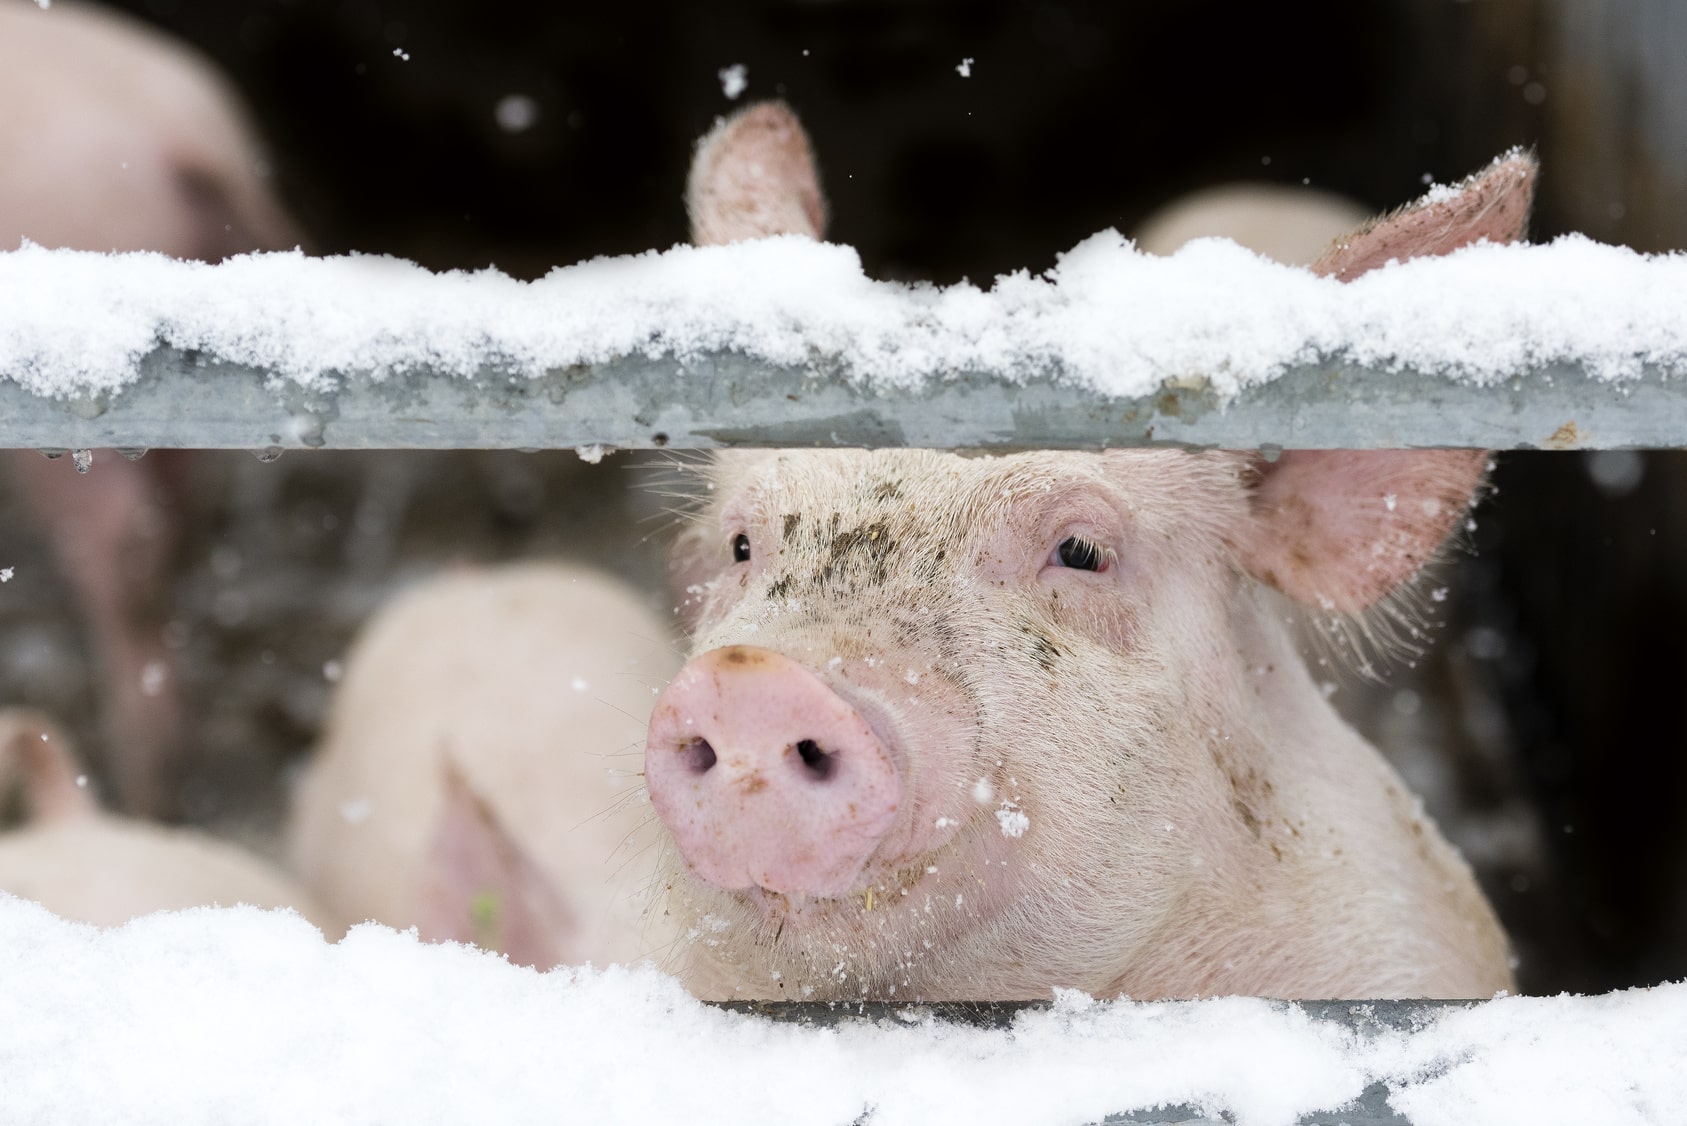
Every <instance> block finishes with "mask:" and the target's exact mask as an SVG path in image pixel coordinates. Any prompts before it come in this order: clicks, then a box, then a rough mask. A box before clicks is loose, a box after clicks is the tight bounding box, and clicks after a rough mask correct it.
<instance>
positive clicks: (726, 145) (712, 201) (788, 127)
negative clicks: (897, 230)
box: [685, 102, 826, 246]
mask: <svg viewBox="0 0 1687 1126" xmlns="http://www.w3.org/2000/svg"><path fill="white" fill-rule="evenodd" d="M685 210H686V213H687V214H689V215H690V216H691V241H692V242H694V243H696V244H697V245H698V246H714V245H718V244H721V243H728V242H737V241H739V240H741V239H752V238H766V237H767V236H769V235H807V236H808V237H809V238H816V239H817V238H820V237H821V235H822V234H823V233H824V232H825V230H826V202H825V199H824V197H823V196H822V195H821V194H820V175H819V173H818V172H817V171H816V170H815V167H814V154H813V152H812V151H811V150H810V148H809V144H808V135H807V134H806V133H804V132H803V127H802V123H801V122H799V121H798V120H797V115H796V114H795V113H793V112H791V107H790V106H787V105H786V104H785V103H784V102H761V103H759V104H757V105H753V106H748V107H746V108H744V109H742V110H740V111H739V112H737V113H735V114H733V115H732V116H731V117H729V118H726V119H725V120H723V121H721V122H720V123H719V124H717V125H716V126H715V127H714V128H713V129H712V130H710V131H709V133H708V135H707V136H705V137H704V138H703V139H702V140H701V141H699V142H697V154H696V155H695V156H694V157H692V160H691V175H690V176H689V177H688V178H687V179H686V184H685Z"/></svg>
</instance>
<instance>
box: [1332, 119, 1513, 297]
mask: <svg viewBox="0 0 1687 1126" xmlns="http://www.w3.org/2000/svg"><path fill="white" fill-rule="evenodd" d="M1539 170H1540V166H1539V164H1538V163H1537V162H1536V160H1535V158H1534V154H1532V153H1528V152H1524V151H1523V150H1521V149H1513V150H1512V151H1511V152H1508V153H1506V154H1505V155H1504V156H1501V157H1499V158H1498V159H1496V160H1495V161H1494V162H1493V163H1492V164H1490V165H1488V167H1486V168H1484V169H1483V170H1482V171H1480V172H1478V173H1476V174H1475V175H1474V176H1471V177H1470V178H1469V179H1467V180H1465V181H1464V182H1463V183H1461V184H1455V185H1454V186H1452V187H1450V188H1436V189H1434V190H1433V191H1431V192H1430V193H1429V194H1428V195H1426V196H1424V197H1423V198H1422V199H1420V200H1418V201H1417V202H1416V203H1409V204H1407V205H1406V206H1405V207H1402V208H1401V209H1400V210H1398V211H1395V212H1392V213H1390V214H1388V215H1383V216H1381V217H1379V218H1376V219H1372V220H1371V221H1370V222H1368V223H1366V224H1364V225H1363V226H1361V227H1360V228H1359V229H1358V230H1356V231H1354V232H1353V233H1352V234H1350V235H1345V236H1343V237H1341V238H1338V239H1336V240H1335V242H1333V243H1331V244H1330V248H1329V249H1328V250H1326V251H1324V253H1323V254H1322V255H1321V256H1320V257H1319V258H1318V260H1317V261H1316V262H1314V263H1313V264H1312V272H1313V273H1315V274H1321V275H1325V276H1328V277H1333V278H1337V279H1339V280H1341V281H1352V280H1353V279H1354V278H1356V277H1358V276H1359V275H1360V274H1363V273H1365V272H1366V271H1367V270H1374V269H1376V268H1377V267H1378V266H1381V265H1384V264H1385V263H1387V262H1388V261H1390V260H1391V259H1399V260H1401V261H1404V260H1406V259H1407V258H1433V257H1435V256H1436V255H1440V254H1450V253H1452V252H1453V251H1455V250H1457V249H1458V248H1459V247H1461V246H1469V245H1470V244H1471V243H1473V242H1480V241H1481V240H1483V239H1487V240H1488V241H1489V242H1495V243H1502V242H1515V241H1517V240H1518V239H1520V238H1522V237H1523V235H1524V233H1525V232H1526V231H1527V230H1528V226H1529V207H1530V204H1531V203H1532V202H1533V201H1534V197H1535V175H1536V173H1537V172H1538V171H1539Z"/></svg>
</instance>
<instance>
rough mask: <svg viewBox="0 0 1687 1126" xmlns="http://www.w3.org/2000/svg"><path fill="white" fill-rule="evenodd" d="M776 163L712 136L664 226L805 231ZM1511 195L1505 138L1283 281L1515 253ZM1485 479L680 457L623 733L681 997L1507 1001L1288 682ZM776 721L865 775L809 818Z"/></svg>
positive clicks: (1304, 695) (1173, 455) (789, 162)
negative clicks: (659, 865) (678, 609)
mask: <svg viewBox="0 0 1687 1126" xmlns="http://www.w3.org/2000/svg"><path fill="white" fill-rule="evenodd" d="M740 122H742V123H744V126H743V136H742V140H743V141H744V145H743V148H742V149H740V148H739V145H738V142H739V140H740V136H739V131H738V125H739V123H740ZM780 139H784V143H785V144H786V146H787V147H786V149H785V150H784V151H782V152H775V153H770V152H769V146H770V144H773V145H774V147H777V144H776V142H779V141H780ZM806 153H807V146H806V141H805V140H801V133H800V129H799V128H798V127H797V126H796V124H795V119H794V118H793V117H791V116H790V114H789V111H788V110H785V109H783V108H782V107H778V106H760V107H754V108H753V109H751V110H747V111H745V113H744V114H742V115H740V116H739V117H736V118H733V119H731V120H729V121H727V122H725V123H723V124H722V125H721V126H719V127H717V129H716V130H715V131H714V132H713V133H711V134H710V136H709V137H708V138H706V139H705V141H704V143H703V145H702V146H700V148H699V152H698V154H697V158H696V163H695V165H694V168H693V177H692V183H691V185H690V186H689V189H688V200H689V202H690V205H691V208H692V215H693V222H694V224H695V230H696V231H697V232H698V236H699V237H700V238H707V239H712V240H726V239H730V238H733V237H758V236H761V235H765V234H768V233H778V232H782V233H805V234H809V235H815V236H817V235H818V233H819V232H818V229H817V226H818V219H817V218H816V216H817V215H819V214H821V213H822V212H821V211H820V209H818V208H815V207H810V206H806V205H804V201H805V200H807V199H809V195H810V187H811V184H812V183H813V180H812V169H811V168H808V167H807V166H806ZM793 169H795V170H797V171H795V172H793V171H792V170H793ZM781 170H784V173H782V172H781ZM782 175H784V176H785V178H784V179H782ZM1532 176H1533V164H1532V162H1531V161H1529V160H1528V159H1527V158H1525V157H1519V156H1513V157H1511V158H1508V159H1506V160H1502V161H1499V162H1496V163H1495V164H1494V165H1492V166H1491V167H1490V168H1489V169H1488V170H1486V171H1485V172H1483V173H1481V174H1479V175H1478V176H1476V177H1473V178H1472V179H1471V180H1470V181H1469V182H1467V183H1466V184H1464V185H1461V186H1460V188H1459V189H1458V190H1456V191H1454V192H1451V193H1447V194H1445V195H1442V196H1440V197H1438V198H1436V199H1434V200H1432V201H1428V200H1426V201H1424V202H1423V203H1420V204H1419V205H1417V206H1415V207H1413V208H1410V209H1407V210H1405V211H1402V212H1400V213H1397V214H1396V215H1395V216H1392V217H1390V218H1388V219H1385V220H1382V221H1380V222H1377V223H1373V224H1369V225H1367V226H1366V227H1364V228H1362V229H1361V230H1360V231H1358V232H1356V233H1355V234H1354V235H1352V236H1349V237H1348V238H1346V239H1342V240H1338V241H1337V243H1336V244H1335V246H1334V247H1333V248H1332V249H1331V251H1330V252H1328V253H1326V255H1325V256H1324V257H1323V258H1322V259H1320V260H1319V262H1318V263H1317V264H1316V267H1315V269H1316V270H1317V271H1318V272H1320V273H1323V274H1326V275H1331V276H1335V277H1341V278H1345V277H1350V276H1352V274H1353V272H1354V263H1355V262H1358V263H1375V262H1380V261H1383V260H1386V259H1387V258H1389V257H1409V256H1411V255H1412V254H1414V253H1420V252H1421V253H1445V252H1447V251H1448V250H1451V249H1453V248H1455V247H1456V246H1457V245H1460V244H1461V243H1463V242H1469V241H1473V240H1474V239H1476V238H1481V237H1487V238H1491V239H1494V240H1503V239H1507V238H1511V237H1516V235H1517V234H1518V233H1519V231H1520V229H1521V224H1522V220H1523V217H1524V216H1525V215H1526V212H1527V201H1528V194H1529V187H1530V184H1531V181H1532ZM742 193H749V194H750V195H751V196H753V197H756V198H749V199H743V198H739V196H740V195H741V194H742ZM781 194H783V196H784V202H783V205H781V200H780V199H779V198H771V199H764V198H760V197H761V196H762V195H768V196H772V197H779V196H781ZM768 216H784V217H785V219H784V220H783V221H782V222H783V223H784V225H783V226H782V227H779V228H778V232H775V231H769V230H768V229H767V221H766V220H767V217H768ZM1485 460H1486V459H1485V455H1483V454H1482V453H1481V452H1479V451H1465V450H1445V451H1438V450H1428V451H1380V452H1374V453H1373V452H1355V451H1291V452H1289V453H1286V454H1284V455H1283V456H1282V457H1280V458H1279V459H1277V460H1276V461H1275V462H1267V461H1265V460H1264V459H1262V458H1260V457H1258V456H1257V455H1254V454H1250V453H1245V452H1226V451H1207V452H1199V453H1189V452H1183V451H1172V450H1129V451H1112V452H1104V453H1090V454H1086V453H1064V452H1052V453H1051V452H1045V453H1024V454H1015V455H1011V456H1001V457H967V456H962V455H958V454H950V453H941V452H933V451H921V450H876V451H844V450H837V451H782V452H781V451H766V452H750V451H731V452H724V453H721V454H718V455H716V457H715V458H714V459H713V460H712V462H711V463H710V464H709V465H708V466H707V467H706V469H705V470H704V473H705V476H706V481H707V489H706V490H705V492H706V496H707V500H706V502H705V503H704V504H703V505H702V506H701V508H700V510H699V511H698V512H697V514H696V516H695V519H694V521H693V523H692V524H691V525H690V526H689V527H688V528H687V529H686V530H685V531H684V532H683V533H682V535H681V539H680V543H679V545H678V551H677V565H676V574H677V575H678V576H680V578H681V579H682V580H683V582H684V583H685V585H686V589H687V590H688V591H690V592H691V593H692V597H690V598H689V599H688V600H687V602H686V604H685V605H684V606H683V607H682V611H683V612H684V615H685V617H686V618H687V619H688V620H689V621H691V622H692V623H693V625H694V628H695V636H694V638H693V649H692V652H693V653H694V654H695V656H694V657H693V658H692V661H691V662H690V663H689V664H688V665H687V666H686V667H685V669H683V670H682V671H681V672H680V673H679V674H678V676H677V677H676V678H675V681H674V683H673V685H672V686H671V687H670V688H669V690H668V692H667V693H666V694H665V695H664V696H663V697H662V699H661V700H659V701H658V704H657V709H656V713H655V717H654V719H653V722H652V724H651V728H650V740H649V745H648V747H647V785H648V787H649V790H650V793H651V797H652V802H653V804H654V805H655V807H656V809H657V811H658V813H659V814H660V815H661V816H662V817H663V819H664V821H665V822H666V824H667V826H668V828H669V831H670V834H671V837H672V843H673V846H674V848H673V855H672V856H671V857H670V859H669V874H668V878H667V880H666V885H667V887H668V889H669V895H668V900H667V907H668V911H669V912H670V913H671V914H673V915H675V916H677V917H678V920H679V921H680V922H681V923H682V924H684V925H689V927H690V930H691V932H692V933H693V935H694V936H695V938H696V941H695V943H694V945H693V946H692V947H691V948H690V950H689V951H688V962H687V964H686V965H685V966H684V967H683V972H684V975H685V978H686V980H687V983H688V984H689V985H690V986H691V987H692V988H693V989H694V990H696V991H697V992H699V993H700V994H703V995H705V996H747V997H799V998H801V997H820V998H832V997H837V998H848V997H863V996H868V997H891V998H904V997H906V998H923V999H943V998H952V999H961V998H990V997H1000V998H1011V997H1037V996H1047V993H1048V990H1049V989H1050V988H1052V987H1059V986H1065V987H1073V988H1078V989H1083V990H1086V991H1089V992H1091V993H1094V994H1097V995H1104V996H1113V995H1118V994H1128V995H1130V996H1134V997H1139V998H1148V997H1178V996H1194V995H1204V994H1213V993H1237V992H1240V993H1262V994H1268V995H1275V996H1289V997H1320V996H1322V997H1330V996H1349V997H1352V996H1483V995H1486V994H1489V993H1491V992H1493V991H1494V990H1496V989H1504V988H1509V987H1510V984H1511V977H1510V972H1509V968H1508V953H1507V950H1506V943H1505V938H1504V935H1503V933H1502V932H1501V931H1500V929H1499V927H1498V924H1497V923H1496V921H1495V920H1494V918H1493V915H1492V912H1491V910H1490V909H1489V907H1488V906H1487V904H1486V903H1485V902H1484V901H1483V899H1482V897H1481V894H1480V892H1479V891H1478V890H1477V888H1476V885H1475V882H1474V880H1473V879H1472V877H1471V875H1470V872H1469V869H1468V868H1467V867H1466V866H1465V865H1464V864H1463V862H1462V861H1461V860H1460V859H1459V858H1458V857H1457V855H1456V854H1455V853H1454V852H1453V851H1452V849H1451V848H1450V847H1449V846H1448V845H1447V844H1446V842H1445V841H1444V840H1442V839H1441V837H1440V835H1439V834H1438V833H1437V832H1436V830H1435V828H1434V826H1433V825H1430V824H1428V823H1427V822H1426V821H1424V819H1423V817H1422V815H1421V813H1420V812H1419V810H1418V808H1417V806H1416V803H1415V802H1414V800H1413V799H1412V797H1411V795H1410V794H1409V793H1408V792H1407V791H1406V790H1405V788H1404V786H1403V785H1402V783H1401V782H1400V780H1399V778H1398V777H1397V776H1395V775H1394V774H1393V772H1392V771H1391V770H1390V769H1389V768H1388V766H1387V765H1386V764H1385V763H1384V762H1383V761H1382V760H1381V758H1380V756H1378V755H1377V753H1376V752H1375V750H1374V749H1373V748H1371V747H1369V746H1368V745H1367V744H1365V743H1364V741H1363V740H1362V739H1360V738H1359V736H1358V735H1357V734H1355V733H1354V732H1353V731H1352V730H1351V729H1349V728H1347V727H1346V726H1345V724H1343V723H1342V721H1341V720H1340V718H1339V717H1338V716H1337V715H1336V714H1335V713H1334V711H1333V710H1332V709H1331V708H1330V707H1329V705H1328V703H1327V702H1326V701H1325V700H1324V698H1323V696H1322V694H1321V693H1320V692H1319V690H1318V687H1317V686H1316V684H1315V683H1314V682H1313V680H1312V678H1311V677H1310V676H1309V675H1308V672H1307V670H1306V668H1305V666H1304V664H1303V663H1302V661H1301V660H1300V657H1299V655H1298V654H1297V652H1296V651H1295V638H1296V633H1295V630H1294V628H1293V625H1292V623H1293V621H1294V614H1293V609H1292V607H1291V605H1290V600H1293V601H1294V602H1298V603H1300V604H1301V605H1302V606H1304V607H1306V608H1309V609H1310V610H1311V611H1313V612H1314V613H1317V614H1319V615H1320V616H1322V617H1324V618H1325V619H1326V620H1337V621H1339V620H1341V619H1342V618H1343V616H1352V617H1361V618H1362V616H1364V615H1372V616H1373V620H1386V618H1387V616H1388V615H1389V614H1391V613H1393V614H1399V613H1404V611H1402V610H1399V609H1398V608H1395V607H1394V605H1393V603H1392V601H1391V600H1392V599H1393V598H1394V595H1395V592H1396V591H1397V590H1399V589H1400V588H1401V587H1403V586H1404V585H1406V584H1408V583H1410V582H1411V581H1412V580H1413V579H1414V578H1415V577H1416V576H1417V575H1418V574H1419V572H1420V571H1421V570H1422V569H1423V567H1424V566H1425V564H1426V563H1428V562H1430V561H1431V560H1432V559H1433V557H1434V556H1435V555H1436V553H1437V552H1438V550H1439V549H1440V545H1441V541H1442V540H1443V539H1444V538H1445V537H1446V535H1447V533H1448V532H1449V531H1450V530H1451V529H1452V528H1453V527H1455V526H1456V525H1457V524H1458V523H1459V522H1460V521H1461V520H1462V519H1463V518H1464V514H1465V512H1466V511H1467V509H1468V506H1469V504H1470V502H1471V496H1472V494H1473V493H1474V491H1475V489H1476V488H1477V486H1478V484H1479V482H1480V479H1481V475H1482V472H1483V466H1484V464H1485ZM1379 616H1380V617H1379ZM736 665H742V666H751V665H754V666H756V668H754V669H753V670H752V669H749V668H746V669H745V670H744V671H743V672H739V671H737V670H736V669H735V668H734V667H733V666H736ZM699 740H702V741H707V742H708V743H709V744H710V748H711V750H712V751H713V753H714V758H715V764H714V765H713V766H712V767H711V769H710V770H707V771H703V770H700V769H699V767H700V766H701V765H703V764H705V763H706V762H707V756H706V755H702V754H700V752H699ZM804 740H810V741H812V742H814V743H815V744H816V749H822V750H823V749H825V748H826V747H827V746H828V745H834V746H836V747H838V748H840V750H839V757H840V761H843V762H850V761H858V760H865V762H866V763H867V764H868V765H869V766H870V767H871V771H870V773H871V774H872V775H874V777H873V778H872V779H871V781H870V782H869V783H867V784H865V785H860V786H858V787H857V788H855V789H848V788H844V789H842V790H841V797H840V798H838V799H834V798H833V797H832V796H831V795H829V794H828V793H826V791H825V786H824V783H823V782H820V783H817V782H816V780H814V779H812V778H808V777H805V776H804V775H803V773H802V772H801V770H800V769H796V768H795V767H793V766H792V764H791V762H790V752H791V750H792V749H793V748H800V747H801V744H802V742H803V741H804ZM863 748H865V749H863ZM799 757H800V755H799ZM811 757H813V756H812V755H811ZM723 764H724V766H723ZM881 769H889V770H893V771H894V772H895V778H894V780H892V779H889V778H880V777H878V776H877V775H878V772H879V771H880V770H881ZM717 772H719V773H720V776H721V779H722V780H724V782H725V784H723V785H717V784H715V783H716V779H715V778H714V777H713V776H714V775H715V774H716V773H717ZM770 775H776V776H777V779H776V781H774V782H769V783H768V785H767V786H766V787H765V789H757V790H756V792H754V793H746V792H745V791H746V790H747V789H749V788H750V787H748V786H746V785H744V784H743V783H744V780H746V779H752V778H759V779H766V778H767V777H768V776H770ZM864 795H866V796H867V798H866V799H864V798H863V796H864ZM892 795H894V808H893V807H892ZM850 799H860V800H857V801H856V809H855V810H853V811H852V810H850V809H849V804H850ZM863 800H865V802H866V816H865V817H863V816H861V813H862V801H863ZM775 802H782V803H787V805H786V808H783V809H782V808H778V807H777V806H776V807H774V808H768V806H769V804H771V803H775Z"/></svg>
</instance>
